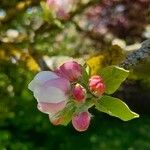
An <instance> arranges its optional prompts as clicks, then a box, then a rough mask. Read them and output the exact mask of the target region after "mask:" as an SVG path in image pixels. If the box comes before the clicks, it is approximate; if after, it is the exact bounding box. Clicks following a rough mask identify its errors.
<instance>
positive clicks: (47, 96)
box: [34, 86, 68, 103]
mask: <svg viewBox="0 0 150 150" xmlns="http://www.w3.org/2000/svg"><path fill="white" fill-rule="evenodd" d="M34 97H35V98H36V99H37V101H38V102H45V103H59V102H62V101H65V100H67V98H68V97H67V96H66V95H65V93H64V92H63V91H61V90H60V89H58V88H55V87H47V88H46V87H41V86H38V87H36V88H35V89H34Z"/></svg>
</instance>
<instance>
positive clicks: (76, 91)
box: [72, 84, 86, 103]
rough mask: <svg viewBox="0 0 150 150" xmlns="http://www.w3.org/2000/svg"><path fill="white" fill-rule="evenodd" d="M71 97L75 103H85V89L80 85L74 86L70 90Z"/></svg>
mask: <svg viewBox="0 0 150 150" xmlns="http://www.w3.org/2000/svg"><path fill="white" fill-rule="evenodd" d="M72 95H73V97H74V99H75V101H76V102H79V103H80V102H85V99H86V89H85V88H83V87H82V86H81V85H80V84H76V85H75V86H74V87H73V89H72Z"/></svg>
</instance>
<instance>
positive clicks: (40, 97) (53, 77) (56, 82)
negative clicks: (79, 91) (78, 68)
mask: <svg viewBox="0 0 150 150" xmlns="http://www.w3.org/2000/svg"><path fill="white" fill-rule="evenodd" d="M28 88H29V89H30V90H31V91H32V92H33V94H34V97H35V98H36V99H37V101H38V109H39V110H40V111H42V112H44V113H48V114H49V113H56V112H58V111H60V110H62V109H63V108H64V107H65V105H66V103H67V100H68V94H69V90H70V82H69V81H68V80H67V79H65V78H62V77H60V76H58V75H57V74H56V73H54V72H51V71H42V72H40V73H38V74H37V75H36V76H35V77H34V79H33V80H32V81H31V82H30V83H29V86H28Z"/></svg>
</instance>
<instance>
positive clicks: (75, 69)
mask: <svg viewBox="0 0 150 150" xmlns="http://www.w3.org/2000/svg"><path fill="white" fill-rule="evenodd" d="M55 72H56V74H57V75H59V76H61V77H63V78H66V79H68V80H69V81H76V80H77V79H78V78H79V77H80V76H81V75H82V68H81V65H80V64H78V63H77V62H75V61H69V62H66V63H64V64H63V65H61V66H60V67H59V68H58V69H56V70H55Z"/></svg>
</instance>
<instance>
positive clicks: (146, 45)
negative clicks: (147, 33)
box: [119, 39, 150, 69]
mask: <svg viewBox="0 0 150 150" xmlns="http://www.w3.org/2000/svg"><path fill="white" fill-rule="evenodd" d="M148 56H150V39H149V40H146V41H144V42H143V43H142V46H141V48H140V49H138V50H136V51H134V52H132V53H131V54H129V55H127V57H126V58H125V60H124V61H123V62H122V63H121V64H120V65H119V66H120V67H123V68H125V69H131V68H133V67H135V66H136V65H137V64H138V63H139V62H140V61H141V60H143V59H144V58H147V57H148Z"/></svg>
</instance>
